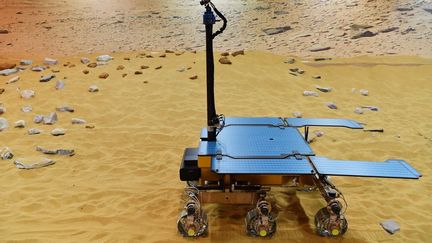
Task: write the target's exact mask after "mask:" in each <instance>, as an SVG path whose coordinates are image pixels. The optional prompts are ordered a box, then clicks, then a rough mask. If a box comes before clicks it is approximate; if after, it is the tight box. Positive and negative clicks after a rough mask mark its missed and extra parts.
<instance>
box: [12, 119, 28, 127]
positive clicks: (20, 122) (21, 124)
mask: <svg viewBox="0 0 432 243" xmlns="http://www.w3.org/2000/svg"><path fill="white" fill-rule="evenodd" d="M25 125H26V123H25V121H24V120H19V121H16V122H15V123H14V126H15V127H16V128H24V127H25Z"/></svg>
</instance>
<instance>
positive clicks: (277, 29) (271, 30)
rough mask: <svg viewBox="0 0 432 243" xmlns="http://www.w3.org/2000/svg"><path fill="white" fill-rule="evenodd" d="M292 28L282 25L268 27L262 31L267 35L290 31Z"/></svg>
mask: <svg viewBox="0 0 432 243" xmlns="http://www.w3.org/2000/svg"><path fill="white" fill-rule="evenodd" d="M290 29H291V27H290V26H282V27H275V28H266V29H262V31H263V32H264V33H266V34H267V35H276V34H280V33H283V32H285V31H288V30H290Z"/></svg>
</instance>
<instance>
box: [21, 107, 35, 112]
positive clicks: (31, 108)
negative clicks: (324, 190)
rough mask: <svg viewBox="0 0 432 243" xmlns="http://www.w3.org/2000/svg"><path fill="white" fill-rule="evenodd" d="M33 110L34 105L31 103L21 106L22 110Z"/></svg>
mask: <svg viewBox="0 0 432 243" xmlns="http://www.w3.org/2000/svg"><path fill="white" fill-rule="evenodd" d="M32 110H33V107H32V106H31V105H25V106H23V107H21V111H22V112H24V113H28V112H31V111H32Z"/></svg>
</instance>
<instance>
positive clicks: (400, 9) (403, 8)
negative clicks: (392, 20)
mask: <svg viewBox="0 0 432 243" xmlns="http://www.w3.org/2000/svg"><path fill="white" fill-rule="evenodd" d="M396 10H397V11H400V12H407V11H412V10H413V8H412V7H406V6H401V7H397V8H396Z"/></svg>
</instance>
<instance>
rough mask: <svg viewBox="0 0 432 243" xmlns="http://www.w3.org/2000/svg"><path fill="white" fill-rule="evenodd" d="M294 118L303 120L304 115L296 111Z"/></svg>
mask: <svg viewBox="0 0 432 243" xmlns="http://www.w3.org/2000/svg"><path fill="white" fill-rule="evenodd" d="M293 116H294V117H295V118H302V116H303V115H302V113H301V112H300V111H295V112H293Z"/></svg>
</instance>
